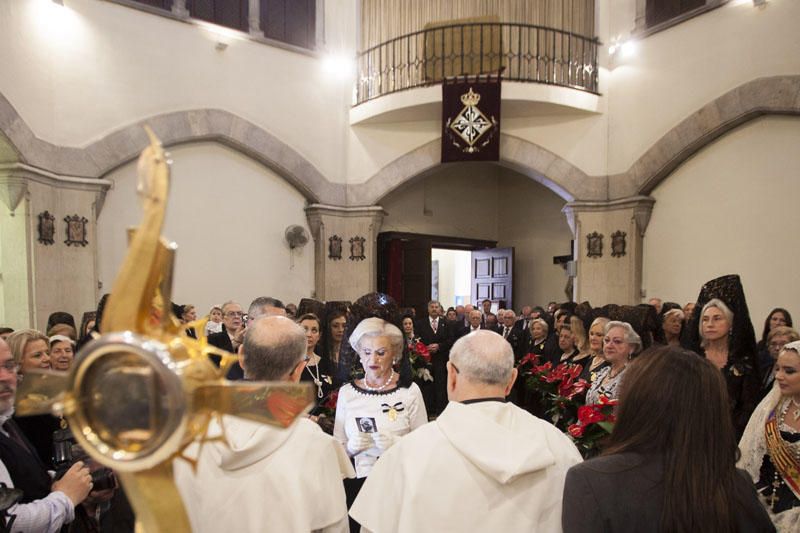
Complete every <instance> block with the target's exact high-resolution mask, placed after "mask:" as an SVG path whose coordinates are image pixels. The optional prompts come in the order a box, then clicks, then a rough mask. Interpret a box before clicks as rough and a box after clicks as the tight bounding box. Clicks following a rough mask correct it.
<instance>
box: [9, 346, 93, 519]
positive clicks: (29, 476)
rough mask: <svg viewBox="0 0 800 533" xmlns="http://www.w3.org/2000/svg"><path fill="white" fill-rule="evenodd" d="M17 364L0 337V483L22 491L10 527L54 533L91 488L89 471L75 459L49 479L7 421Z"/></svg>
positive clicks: (25, 443)
mask: <svg viewBox="0 0 800 533" xmlns="http://www.w3.org/2000/svg"><path fill="white" fill-rule="evenodd" d="M18 368H19V365H18V364H17V363H16V362H15V361H14V359H13V358H12V357H11V350H10V349H9V347H8V345H7V344H6V343H5V341H3V340H0V424H2V425H1V426H0V482H2V483H5V484H6V485H7V486H9V487H16V488H18V489H20V490H22V492H23V496H22V499H21V500H20V502H21V503H19V504H17V505H15V506H13V507H11V509H9V513H10V514H12V515H14V516H15V517H16V518H15V521H14V530H15V531H25V532H37V533H38V532H48V533H51V532H53V533H54V532H56V531H58V530H59V529H60V528H61V526H62V525H64V524H65V523H68V522H71V521H72V520H73V518H74V517H75V507H76V506H77V505H78V504H80V503H81V502H82V501H83V500H85V499H86V497H87V495H88V494H89V491H90V490H91V489H92V481H91V479H92V478H91V474H90V473H89V469H88V468H87V467H86V466H85V465H84V464H83V462H80V461H79V462H76V463H75V464H73V465H72V466H71V467H70V468H69V469H68V470H67V471H66V473H65V474H64V476H63V477H62V478H61V479H59V480H58V481H55V482H53V481H52V479H51V477H50V474H49V473H48V471H47V469H46V468H45V466H44V465H43V464H42V461H41V460H40V459H39V457H38V456H37V454H36V452H35V451H34V450H33V447H32V446H31V445H30V443H29V442H28V441H27V439H26V438H25V437H24V436H23V435H22V432H21V431H20V430H19V428H18V427H17V425H16V423H15V422H14V421H13V420H11V415H12V414H13V412H14V399H15V396H16V392H17V380H18V377H17V370H18Z"/></svg>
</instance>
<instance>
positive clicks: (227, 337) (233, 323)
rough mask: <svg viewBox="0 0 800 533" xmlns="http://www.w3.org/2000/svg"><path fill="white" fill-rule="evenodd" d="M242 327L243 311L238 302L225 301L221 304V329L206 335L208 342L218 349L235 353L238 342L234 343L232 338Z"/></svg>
mask: <svg viewBox="0 0 800 533" xmlns="http://www.w3.org/2000/svg"><path fill="white" fill-rule="evenodd" d="M243 327H244V312H243V311H242V306H241V305H239V303H238V302H233V301H230V302H225V303H224V304H222V331H220V332H219V333H212V334H211V335H209V336H208V344H210V345H211V346H216V347H217V348H219V349H220V350H225V351H226V352H230V353H234V354H235V353H236V348H238V347H239V346H238V344H236V345H234V338H235V337H236V334H237V333H238V332H239V330H240V329H242V328H243Z"/></svg>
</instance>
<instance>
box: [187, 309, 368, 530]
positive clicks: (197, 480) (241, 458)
mask: <svg viewBox="0 0 800 533" xmlns="http://www.w3.org/2000/svg"><path fill="white" fill-rule="evenodd" d="M305 352H306V336H305V332H304V331H303V329H302V328H301V327H300V326H298V325H297V324H295V323H294V322H292V321H291V320H289V319H287V318H285V317H267V318H262V319H259V320H257V321H256V322H255V323H253V324H252V325H251V326H249V328H248V331H247V335H246V336H245V342H244V354H243V355H241V356H240V358H239V360H240V363H241V366H242V367H243V369H244V372H245V377H246V378H248V379H253V380H264V381H294V382H297V381H299V379H300V375H301V374H302V372H303V369H304V367H305ZM223 425H224V428H225V436H226V438H227V442H228V445H226V444H225V443H223V442H210V443H205V444H204V445H203V446H202V447H200V446H198V445H196V444H195V445H192V446H191V447H190V448H188V449H187V456H189V457H193V458H197V460H198V464H197V469H196V471H194V470H193V469H192V467H191V465H189V464H188V463H187V462H186V461H184V460H182V459H176V460H175V461H174V462H173V468H174V471H175V481H176V483H177V485H178V490H179V491H180V493H181V496H182V497H183V501H184V505H185V506H186V510H187V513H188V515H189V520H190V522H191V525H192V530H193V531H194V532H195V533H201V532H208V533H212V532H213V533H219V532H225V531H229V532H237V533H238V532H243V533H246V532H251V531H252V532H256V531H257V532H259V533H261V532H270V531H274V532H281V533H285V532H287V531H323V532H337V533H345V532H347V531H348V529H349V528H348V520H347V505H346V503H345V494H344V487H343V485H342V478H344V477H353V476H355V472H354V471H353V467H352V465H351V464H350V460H349V459H348V458H347V454H346V453H345V452H344V450H343V449H342V446H341V445H340V444H339V443H338V442H337V441H336V440H335V439H333V437H331V436H329V435H327V434H325V433H324V432H323V431H322V430H321V429H320V428H319V426H317V425H316V424H315V423H313V422H311V421H310V420H308V419H307V418H301V419H299V420H297V421H296V422H295V423H294V424H292V425H291V426H290V427H288V428H286V429H282V428H277V427H272V426H266V425H263V424H258V423H255V422H250V421H248V420H244V419H241V418H237V417H233V416H226V417H224V420H223ZM211 432H212V433H211V435H212V436H213V435H214V434H219V433H220V427H219V425H218V424H212V429H211Z"/></svg>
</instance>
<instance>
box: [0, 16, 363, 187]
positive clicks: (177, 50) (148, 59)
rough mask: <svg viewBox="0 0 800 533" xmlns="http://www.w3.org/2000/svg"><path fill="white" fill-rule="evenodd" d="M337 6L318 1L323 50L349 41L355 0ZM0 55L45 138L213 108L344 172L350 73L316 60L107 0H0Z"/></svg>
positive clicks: (0, 82) (10, 83)
mask: <svg viewBox="0 0 800 533" xmlns="http://www.w3.org/2000/svg"><path fill="white" fill-rule="evenodd" d="M326 3H327V2H326ZM338 4H341V5H338V6H336V7H338V9H327V10H326V17H327V18H328V19H329V20H331V28H330V31H329V32H328V37H329V40H330V44H329V45H325V44H324V43H323V45H322V46H321V48H322V49H323V50H325V49H330V50H331V51H342V50H344V51H347V49H348V46H351V48H350V50H352V44H351V43H350V41H351V40H352V39H354V38H355V36H354V33H353V32H352V23H348V22H347V21H348V20H349V19H350V18H354V17H355V15H354V10H355V7H354V6H351V5H349V4H351V3H349V2H338ZM352 4H354V3H352ZM331 7H334V6H331ZM337 32H347V33H337ZM218 41H223V42H225V43H227V44H228V47H227V48H226V49H225V50H223V51H218V50H216V49H215V44H216V43H217V42H218ZM0 65H3V74H2V75H1V76H0V93H2V94H3V95H4V96H5V97H6V98H7V99H8V100H9V101H10V102H11V103H12V105H13V106H14V107H15V109H16V110H17V112H18V113H19V114H20V116H21V117H22V119H23V120H24V121H25V122H26V123H27V124H28V126H29V127H30V128H31V129H32V130H33V132H34V133H35V134H36V135H37V136H39V137H40V138H42V139H44V140H47V141H50V142H52V143H56V144H60V145H65V146H85V145H87V144H89V143H91V142H93V141H95V140H97V139H100V138H102V137H104V136H105V135H107V134H109V133H110V132H112V131H115V130H117V129H119V128H121V127H122V126H125V125H127V124H130V123H132V122H136V121H138V120H141V119H143V118H145V117H148V116H152V115H157V114H161V113H166V112H172V111H178V110H185V109H197V108H214V109H224V110H227V111H229V112H231V113H234V114H236V115H238V116H240V117H242V118H245V119H247V120H249V121H251V122H253V123H255V124H257V125H259V126H260V127H262V128H263V129H265V130H266V131H268V132H270V133H271V134H273V135H275V136H276V137H277V138H279V139H281V140H282V141H283V142H285V143H286V144H288V145H289V146H291V147H292V148H294V149H295V150H297V151H298V152H299V153H300V154H302V155H303V157H305V158H306V159H308V160H309V161H310V162H311V163H312V164H314V165H315V166H316V167H317V168H318V169H319V170H320V171H321V172H322V173H323V174H324V175H326V176H327V177H328V179H330V180H332V181H343V180H344V176H343V171H344V166H343V160H342V158H341V154H342V153H343V152H344V146H345V145H344V143H345V135H344V129H345V127H346V124H347V106H348V104H349V99H350V95H351V86H350V80H349V79H337V78H336V77H335V76H333V75H331V74H328V73H326V72H325V69H324V68H323V62H322V61H321V60H320V59H319V58H316V57H312V56H309V55H305V54H301V53H296V52H290V51H287V50H284V49H281V48H276V47H273V46H267V45H264V44H261V43H257V42H253V41H249V40H246V39H241V38H239V37H236V32H224V33H222V34H220V33H215V32H214V31H212V30H211V29H209V28H208V27H200V26H198V25H194V24H187V23H184V22H180V21H176V20H172V19H168V18H165V17H161V16H156V15H152V14H149V13H145V12H142V11H139V10H136V9H131V8H127V7H124V6H121V5H117V4H113V3H109V2H100V1H97V0H69V1H68V2H65V5H64V6H59V5H57V4H55V3H54V2H52V1H51V0H12V1H3V2H0Z"/></svg>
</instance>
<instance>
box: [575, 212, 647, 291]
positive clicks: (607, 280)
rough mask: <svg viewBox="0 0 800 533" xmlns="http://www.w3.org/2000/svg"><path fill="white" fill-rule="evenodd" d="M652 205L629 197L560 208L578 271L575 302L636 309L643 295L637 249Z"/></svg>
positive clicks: (640, 249)
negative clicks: (569, 233)
mask: <svg viewBox="0 0 800 533" xmlns="http://www.w3.org/2000/svg"><path fill="white" fill-rule="evenodd" d="M654 203H655V200H654V199H653V198H650V197H649V196H634V197H630V198H624V199H621V200H613V201H608V202H584V201H576V202H570V203H568V204H567V205H566V206H564V209H563V212H564V214H565V215H566V216H567V222H568V223H569V227H570V229H572V234H573V236H574V237H575V249H574V250H573V253H574V256H575V262H576V266H577V276H576V278H575V284H574V299H575V301H576V302H582V301H584V300H588V301H589V302H590V303H591V304H592V305H594V306H602V305H605V304H609V303H615V304H627V305H636V304H638V303H640V302H641V294H642V243H643V240H644V233H645V230H646V229H647V224H648V223H649V222H650V214H651V213H652V210H653V204H654Z"/></svg>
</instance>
